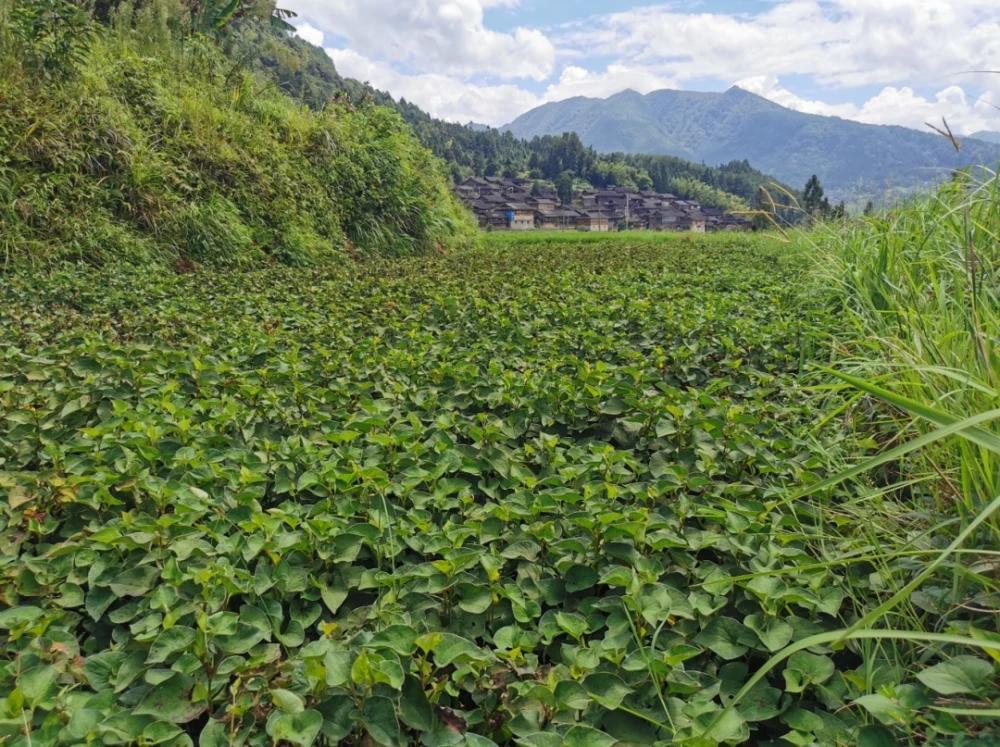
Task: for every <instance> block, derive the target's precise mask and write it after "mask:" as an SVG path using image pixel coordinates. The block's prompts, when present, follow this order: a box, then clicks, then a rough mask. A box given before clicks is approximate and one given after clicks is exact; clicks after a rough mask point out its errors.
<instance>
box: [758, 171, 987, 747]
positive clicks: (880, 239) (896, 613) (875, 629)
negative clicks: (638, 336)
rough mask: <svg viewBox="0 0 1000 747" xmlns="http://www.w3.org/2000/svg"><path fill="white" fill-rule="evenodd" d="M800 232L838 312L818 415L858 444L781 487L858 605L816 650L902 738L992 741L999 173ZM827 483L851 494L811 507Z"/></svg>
mask: <svg viewBox="0 0 1000 747" xmlns="http://www.w3.org/2000/svg"><path fill="white" fill-rule="evenodd" d="M799 239H800V244H801V245H802V247H803V248H804V250H805V251H807V252H808V253H810V254H811V255H812V256H813V257H814V258H815V260H816V266H817V267H818V268H819V271H820V273H821V276H823V277H825V279H826V285H827V287H828V288H829V289H830V290H831V296H830V298H831V301H832V306H831V308H830V313H831V315H832V316H834V317H835V318H837V319H838V320H839V322H838V328H837V332H836V334H835V335H834V336H833V338H832V339H833V341H834V342H833V348H832V350H831V358H832V361H833V362H832V364H831V369H829V372H830V373H833V374H835V377H834V380H833V383H832V384H831V386H833V388H834V392H833V394H832V396H831V399H830V401H828V403H827V406H826V408H825V409H827V410H828V413H829V414H828V415H826V416H825V417H824V422H827V421H838V420H839V421H842V422H843V423H844V425H845V426H846V429H847V432H849V433H853V434H855V436H856V437H858V438H859V439H860V440H859V441H858V443H857V445H856V447H855V448H854V449H853V450H850V449H849V450H846V451H843V452H842V453H847V454H851V453H852V451H853V452H854V456H853V458H852V459H851V460H850V461H849V463H848V464H846V465H845V468H844V470H843V471H842V472H839V473H837V474H833V475H830V476H828V477H827V478H826V479H824V480H822V481H821V482H819V483H817V484H815V485H813V486H809V485H804V486H801V488H799V489H796V490H795V491H794V493H793V496H794V497H795V498H796V499H797V500H800V501H802V502H803V503H808V504H809V505H810V506H812V507H813V510H815V508H816V507H817V506H818V507H819V510H820V512H821V514H820V515H821V516H823V520H824V523H825V526H826V533H827V535H828V536H827V539H826V540H825V542H824V544H825V548H826V549H825V556H826V558H827V559H828V562H829V563H830V566H829V567H831V568H834V567H839V568H842V569H844V572H845V578H846V579H847V588H848V589H849V590H850V598H851V604H852V605H853V607H854V612H853V614H852V615H851V616H850V617H851V618H852V623H851V625H850V626H848V627H847V628H846V629H845V630H844V631H843V634H842V635H841V636H840V637H837V636H834V637H833V638H831V639H829V640H827V641H826V643H828V644H829V643H833V644H834V645H841V644H842V643H844V642H845V641H847V640H848V639H853V640H854V643H853V644H848V645H853V646H854V647H856V649H855V650H856V651H857V653H858V654H859V655H860V656H861V657H863V660H864V662H865V667H866V672H867V675H866V676H867V679H866V680H865V681H864V682H863V686H864V688H865V690H866V693H865V694H864V695H861V696H860V697H858V698H857V699H856V701H855V702H856V703H857V704H859V705H861V706H862V707H864V708H865V709H866V710H867V711H868V712H869V713H870V716H871V718H872V719H873V721H874V722H876V723H879V724H882V725H885V726H886V727H890V729H891V731H892V733H894V734H895V735H896V737H898V738H899V739H901V740H904V743H912V742H911V741H910V740H913V741H922V742H924V743H932V744H946V743H952V741H951V740H954V742H953V743H954V744H956V745H958V744H979V743H980V742H978V741H974V740H975V739H976V738H977V737H982V738H983V739H984V740H985V741H984V742H982V743H985V744H993V743H994V741H991V740H996V739H997V738H1000V710H998V709H997V707H996V706H997V703H1000V680H998V667H997V662H1000V573H998V569H1000V435H998V431H997V421H998V420H1000V180H998V178H997V176H996V174H994V173H993V172H990V171H987V170H977V171H974V172H972V173H959V174H956V176H955V177H954V178H953V180H952V181H951V182H950V183H948V184H947V185H945V186H944V187H943V188H942V189H941V190H940V192H939V193H938V194H937V195H935V196H930V197H925V198H921V199H919V200H916V201H913V202H911V203H910V204H909V205H906V206H904V207H902V208H900V209H897V210H894V211H891V212H888V213H885V214H881V215H877V216H872V217H870V218H867V219H865V220H863V221H854V222H847V223H836V224H830V225H827V226H825V227H820V228H818V229H817V230H816V231H815V232H814V233H811V234H803V235H801V236H800V237H799ZM845 398H846V399H845ZM866 452H867V453H868V455H869V456H868V457H865V456H864V454H865V453H866ZM841 484H852V485H853V486H854V491H853V493H852V497H851V498H850V499H847V500H838V501H837V502H835V503H831V502H825V501H823V500H822V496H823V495H824V494H825V493H826V492H827V491H829V490H831V489H834V488H836V487H837V486H838V485H841ZM817 501H818V502H817ZM749 684H750V685H752V684H753V681H751V682H750V683H749ZM859 684H860V683H859ZM966 740H968V741H966ZM877 743H878V744H882V743H883V742H877ZM886 743H888V742H886ZM872 744H876V742H872Z"/></svg>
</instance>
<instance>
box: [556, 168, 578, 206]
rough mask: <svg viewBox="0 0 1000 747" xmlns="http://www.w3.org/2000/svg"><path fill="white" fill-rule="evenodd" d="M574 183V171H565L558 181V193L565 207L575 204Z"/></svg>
mask: <svg viewBox="0 0 1000 747" xmlns="http://www.w3.org/2000/svg"><path fill="white" fill-rule="evenodd" d="M573 182H574V178H573V172H572V171H564V172H562V173H561V174H560V175H559V178H558V179H556V192H558V194H559V199H560V200H561V201H562V204H563V205H569V204H570V203H572V202H573Z"/></svg>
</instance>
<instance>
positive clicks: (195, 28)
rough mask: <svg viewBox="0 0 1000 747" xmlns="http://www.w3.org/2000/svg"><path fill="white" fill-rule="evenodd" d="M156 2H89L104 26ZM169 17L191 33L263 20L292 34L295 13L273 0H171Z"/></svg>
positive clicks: (214, 32) (217, 31)
mask: <svg viewBox="0 0 1000 747" xmlns="http://www.w3.org/2000/svg"><path fill="white" fill-rule="evenodd" d="M157 2H158V0H93V6H94V14H95V16H96V17H97V18H98V19H99V20H101V21H103V22H105V23H108V22H110V21H112V20H113V18H114V17H115V15H116V14H120V13H123V12H124V13H125V14H131V13H132V12H133V11H134V10H135V9H136V8H139V9H142V8H144V7H148V6H150V5H156V4H157ZM171 10H172V15H173V16H174V17H175V18H176V19H177V20H182V21H183V22H184V24H185V25H186V26H188V28H189V29H190V30H191V31H192V32H195V33H203V34H211V35H220V34H222V33H224V32H228V31H229V30H230V29H231V27H232V25H233V24H234V23H235V22H237V21H240V20H247V19H254V20H264V21H267V23H268V24H269V25H270V26H271V27H272V28H275V29H278V30H281V31H293V30H294V27H293V26H292V25H291V24H290V23H288V19H289V18H294V17H295V13H294V12H292V11H290V10H287V9H284V8H278V7H276V6H275V3H274V0H174V7H173V8H172V9H171Z"/></svg>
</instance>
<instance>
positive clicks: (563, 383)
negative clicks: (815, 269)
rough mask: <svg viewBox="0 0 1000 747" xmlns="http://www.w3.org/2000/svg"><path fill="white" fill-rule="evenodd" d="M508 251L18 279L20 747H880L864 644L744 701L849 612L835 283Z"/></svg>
mask: <svg viewBox="0 0 1000 747" xmlns="http://www.w3.org/2000/svg"><path fill="white" fill-rule="evenodd" d="M509 241H510V240H508V239H505V238H496V237H493V238H492V240H490V241H487V242H486V243H485V246H483V247H481V248H478V249H470V250H468V251H465V252H460V253H456V254H453V255H450V256H437V257H432V258H422V259H407V260H397V261H391V262H383V263H376V262H372V263H368V264H362V265H357V266H353V265H352V266H351V267H349V268H345V269H342V270H323V271H311V270H302V269H277V268H275V269H268V270H262V271H255V272H237V273H233V272H226V273H222V272H219V273H214V272H212V271H208V270H204V271H198V272H195V273H191V274H173V273H169V272H167V273H164V272H159V271H157V272H149V271H145V272H144V271H141V270H115V271H111V270H107V269H104V270H85V269H79V270H66V271H61V272H59V273H57V274H54V275H51V276H49V277H46V278H44V279H42V278H39V277H37V276H35V277H29V276H27V275H20V274H15V275H11V276H8V277H6V278H4V282H3V284H2V285H0V287H2V291H0V493H4V494H5V495H6V496H7V499H6V500H5V501H3V502H0V607H2V608H3V611H0V633H2V634H3V638H0V641H2V646H0V696H5V697H3V698H2V699H0V743H3V744H8V745H22V744H31V745H35V746H36V747H37V745H42V744H56V743H60V744H82V743H97V744H131V743H138V744H171V745H183V744H192V743H198V744H202V745H222V744H230V743H234V744H238V743H243V744H252V745H257V744H271V743H287V744H299V745H308V744H313V743H316V744H320V743H323V744H348V745H350V744H355V745H362V744H364V745H370V744H376V743H377V744H382V745H397V744H421V743H422V744H424V745H461V744H466V745H472V746H474V747H479V746H481V745H489V744H494V743H495V744H512V743H517V744H523V745H531V746H537V747H548V746H549V745H552V746H553V747H555V746H556V745H572V746H574V747H599V746H606V745H607V746H609V745H613V744H637V745H648V744H654V743H658V744H664V745H666V744H691V745H707V744H717V743H721V742H728V743H733V744H735V743H744V742H751V743H754V744H766V743H769V742H771V741H774V742H775V743H777V740H779V739H780V738H785V739H786V740H788V741H787V742H783V743H784V744H788V743H791V744H802V745H805V744H838V743H839V744H858V743H859V741H858V740H859V739H862V737H863V738H865V739H876V738H882V737H884V736H886V735H887V733H888V732H886V731H885V730H884V729H883V728H882V727H873V726H868V727H866V730H865V731H859V729H862V728H863V727H864V724H865V723H868V722H870V721H871V719H870V716H869V715H868V713H867V712H866V711H865V709H864V708H862V707H860V706H858V705H852V698H853V697H855V696H857V695H858V694H859V693H860V692H862V690H860V689H859V688H861V687H862V685H861V684H860V683H864V682H866V681H867V682H869V683H870V681H871V678H872V676H873V675H872V670H870V669H869V670H866V669H865V665H864V664H863V662H862V660H861V658H860V657H859V655H858V652H857V650H856V649H853V648H851V647H850V646H849V647H847V648H843V649H841V650H839V651H834V650H833V649H831V648H828V647H824V646H822V645H818V646H815V647H812V648H811V649H809V650H808V651H802V652H800V653H796V654H794V655H793V656H792V657H791V658H790V659H788V660H786V661H784V662H782V663H781V665H780V666H778V667H776V668H775V669H774V670H772V671H771V672H770V673H769V675H768V676H767V677H765V678H764V679H763V680H761V682H760V683H759V684H758V685H756V686H754V687H753V688H752V689H751V690H750V691H749V692H747V693H744V694H742V695H741V696H740V698H739V699H737V700H734V695H736V693H737V691H739V690H740V688H741V686H743V685H744V683H746V682H747V681H748V679H749V677H750V675H752V674H753V672H755V671H757V670H758V669H759V667H760V666H761V665H763V664H764V663H765V662H766V661H767V660H768V659H769V658H770V657H771V656H772V654H773V653H775V652H777V651H779V650H781V649H783V648H784V647H786V646H787V645H788V644H790V643H792V642H794V641H797V640H801V639H804V638H807V637H809V636H811V635H814V634H816V633H820V632H823V631H827V630H833V629H836V628H840V627H843V625H844V624H845V622H847V621H849V620H850V619H852V617H853V615H854V613H855V608H854V600H853V599H852V598H851V597H849V596H848V594H847V591H846V586H845V582H844V578H843V577H842V576H841V575H838V574H839V573H841V572H843V569H839V570H838V569H837V567H835V566H831V565H829V564H827V563H824V562H822V559H821V550H820V548H821V546H822V543H823V542H824V532H825V530H824V520H823V517H822V516H820V515H818V514H817V513H816V512H815V511H814V510H812V509H811V508H810V507H809V506H807V505H806V504H801V503H795V502H791V501H789V500H788V498H789V496H790V495H791V494H792V493H793V492H794V491H795V490H796V489H798V488H799V487H801V486H803V485H808V484H810V483H812V482H815V481H816V480H818V479H820V478H821V477H823V476H825V475H826V474H827V473H828V472H829V470H830V469H832V467H831V465H833V464H834V463H835V462H836V461H837V458H838V456H837V455H838V453H839V449H840V448H841V447H840V446H839V444H840V443H841V440H842V438H843V434H842V433H840V432H839V431H838V427H836V426H835V425H834V424H835V423H836V422H837V421H836V420H835V419H833V420H831V419H829V418H826V417H825V416H824V415H823V413H822V412H821V410H820V409H818V405H817V403H818V401H819V400H818V395H817V394H816V393H815V392H813V391H811V390H810V389H809V388H808V386H807V385H808V384H809V383H815V380H812V382H810V380H809V379H808V377H807V376H806V375H805V372H806V369H807V367H808V366H809V364H810V363H811V362H814V361H815V360H817V359H820V358H822V356H823V355H824V353H823V352H822V351H824V350H827V349H828V348H827V346H826V345H825V343H824V339H825V338H826V336H827V334H828V332H829V329H828V328H827V326H828V325H829V324H830V322H829V321H824V320H827V319H829V318H830V315H828V314H824V313H822V309H820V308H815V307H814V306H815V304H816V303H817V299H821V298H822V294H821V293H820V290H821V289H819V288H818V287H817V286H816V284H814V283H812V282H810V281H809V280H808V278H809V277H811V275H810V273H809V271H808V267H807V263H806V260H805V259H804V258H802V257H801V256H800V255H799V254H798V253H796V252H793V251H791V250H790V249H788V248H787V247H785V246H783V245H782V244H779V243H776V242H773V241H772V240H769V239H764V240H758V239H754V238H750V237H731V238H721V239H719V238H716V239H703V240H701V241H695V240H688V239H681V238H671V239H662V238H657V239H653V238H648V237H647V238H641V237H634V236H633V237H629V236H625V237H616V238H614V239H602V240H599V241H595V240H589V239H588V240H585V239H582V238H580V239H578V238H577V237H569V238H566V237H563V238H558V239H555V238H551V237H544V236H542V237H533V238H531V239H528V240H524V241H520V242H516V243H508V242H509ZM828 498H829V500H834V497H833V496H828ZM861 571H864V572H867V570H865V569H863V568H862V569H861ZM28 733H30V736H27V734H28ZM868 743H869V744H883V743H885V742H875V741H871V742H868ZM890 743H891V742H890Z"/></svg>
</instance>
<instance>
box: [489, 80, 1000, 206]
mask: <svg viewBox="0 0 1000 747" xmlns="http://www.w3.org/2000/svg"><path fill="white" fill-rule="evenodd" d="M505 130H506V131H507V132H510V133H512V134H514V135H516V136H518V137H525V138H531V137H538V136H542V135H548V134H557V133H563V132H575V133H577V134H578V135H579V136H580V138H581V139H582V140H583V142H584V143H585V144H586V145H589V146H591V147H593V148H595V149H596V150H597V151H599V152H602V153H605V152H607V153H610V152H618V151H624V152H628V153H654V154H669V155H673V156H678V157H681V158H686V159H689V160H694V161H702V162H706V163H724V162H727V161H732V160H733V159H746V160H748V161H749V162H750V163H751V164H753V166H754V167H756V168H758V169H762V170H764V171H766V172H768V173H772V174H774V175H775V176H777V177H778V178H779V179H781V180H782V181H784V182H787V183H790V184H794V185H801V184H804V183H805V182H806V180H807V179H809V177H810V176H811V175H812V174H816V175H818V176H819V178H820V180H821V181H822V182H823V184H824V185H825V186H826V188H827V190H828V191H829V192H830V193H831V194H832V195H833V196H834V197H836V198H844V197H851V196H858V195H883V194H885V193H887V192H890V191H892V190H904V191H906V190H912V189H913V188H917V187H921V186H925V185H929V184H932V183H934V182H936V181H940V180H941V179H943V178H946V177H947V176H948V175H949V174H950V172H951V171H952V170H953V169H955V168H958V167H962V166H969V165H975V164H992V165H996V163H997V162H998V161H1000V146H997V145H993V144H989V143H985V142H977V141H975V140H969V141H966V143H965V145H964V147H963V148H962V150H961V152H959V153H956V151H955V149H954V147H953V146H952V144H951V143H949V142H948V141H947V140H946V139H944V138H942V137H939V136H937V135H934V134H933V133H930V132H927V133H924V132H919V131H917V130H911V129H907V128H904V127H883V126H875V125H866V124H861V123H859V122H852V121H848V120H844V119H839V118H836V117H821V116H816V115H813V114H803V113H802V112H797V111H793V110H791V109H787V108H785V107H783V106H779V105H778V104H775V103H774V102H772V101H768V100H767V99H764V98H761V97H760V96H756V95H754V94H752V93H749V92H747V91H744V90H742V89H740V88H736V87H734V88H732V89H730V90H729V91H726V92H725V93H696V92H691V91H656V92H653V93H650V94H648V95H645V96H644V95H641V94H639V93H636V92H635V91H624V92H622V93H619V94H616V95H614V96H612V97H610V98H607V99H592V98H584V97H577V98H573V99H569V100H566V101H560V102H556V103H550V104H545V105H544V106H541V107H539V108H537V109H534V110H532V111H530V112H528V113H526V114H524V115H522V116H520V117H518V118H517V119H516V120H514V121H513V122H512V123H511V124H510V125H508V126H507V127H506V128H505Z"/></svg>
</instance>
